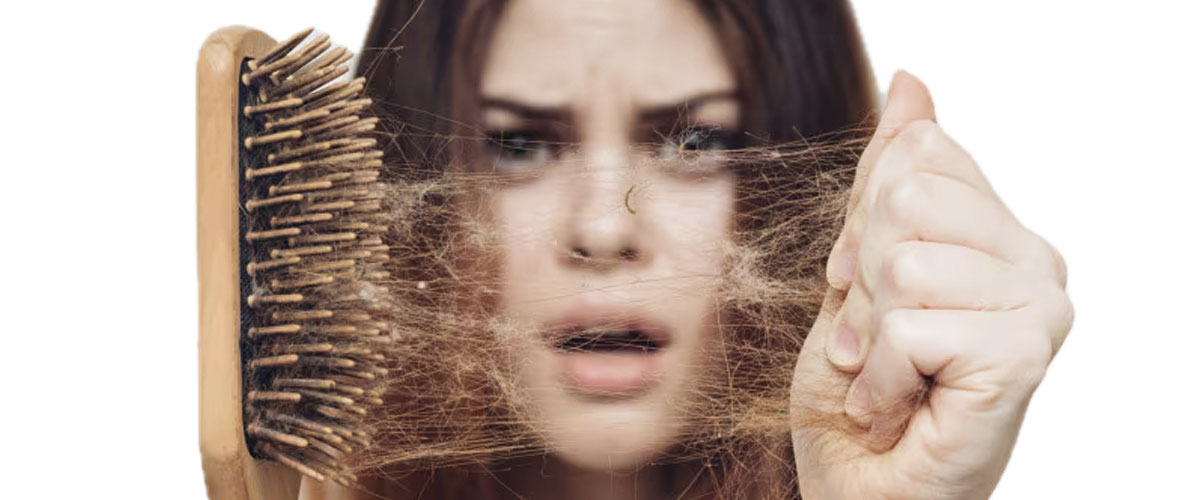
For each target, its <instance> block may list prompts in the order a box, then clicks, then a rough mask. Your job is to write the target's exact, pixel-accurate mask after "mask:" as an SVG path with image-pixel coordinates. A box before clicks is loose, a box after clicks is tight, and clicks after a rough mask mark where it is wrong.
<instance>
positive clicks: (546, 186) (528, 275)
mask: <svg viewBox="0 0 1200 500" xmlns="http://www.w3.org/2000/svg"><path fill="white" fill-rule="evenodd" d="M563 198H564V197H563V196H562V195H561V189H557V186H556V183H555V182H554V180H553V179H538V180H535V181H532V182H530V183H527V184H522V185H519V186H512V187H505V188H502V189H498V190H497V191H496V192H495V193H494V194H492V195H491V203H490V207H489V208H490V212H491V219H490V220H489V221H488V223H489V224H491V225H493V226H494V227H493V229H494V231H495V234H496V236H497V238H495V241H496V242H497V243H498V245H499V247H500V248H499V249H498V250H499V251H500V263H501V269H500V289H501V291H502V293H501V297H500V305H501V309H502V311H508V312H513V309H514V308H516V307H519V305H520V304H523V303H527V302H528V301H530V300H533V299H535V298H536V297H537V296H538V295H540V294H544V293H546V292H547V290H545V288H547V287H548V286H550V285H551V284H552V283H551V282H550V280H549V279H548V278H549V277H550V276H551V275H550V274H549V271H550V270H551V269H550V268H551V266H553V265H554V264H555V259H556V252H555V249H556V248H557V246H558V242H557V240H556V239H555V238H556V234H555V228H556V225H557V224H560V223H561V222H560V221H559V220H557V219H558V217H559V215H558V214H563V213H564V210H566V209H567V207H565V206H563Z"/></svg>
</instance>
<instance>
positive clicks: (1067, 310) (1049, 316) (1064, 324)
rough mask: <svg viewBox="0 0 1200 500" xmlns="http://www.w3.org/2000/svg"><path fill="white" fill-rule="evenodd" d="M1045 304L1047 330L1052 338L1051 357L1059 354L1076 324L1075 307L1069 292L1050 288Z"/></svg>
mask: <svg viewBox="0 0 1200 500" xmlns="http://www.w3.org/2000/svg"><path fill="white" fill-rule="evenodd" d="M1048 288H1050V290H1048V292H1047V293H1046V295H1045V298H1044V299H1043V302H1044V303H1045V304H1046V305H1045V309H1046V318H1045V320H1044V322H1045V325H1046V326H1045V328H1046V330H1047V333H1048V334H1049V337H1050V344H1051V355H1052V356H1053V355H1054V354H1057V353H1058V349H1059V347H1061V346H1062V343H1063V341H1065V340H1066V338H1067V334H1069V333H1070V331H1071V325H1072V324H1073V323H1074V322H1075V305H1074V304H1072V303H1071V298H1070V297H1069V296H1068V295H1067V291H1066V290H1064V289H1062V288H1059V287H1048Z"/></svg>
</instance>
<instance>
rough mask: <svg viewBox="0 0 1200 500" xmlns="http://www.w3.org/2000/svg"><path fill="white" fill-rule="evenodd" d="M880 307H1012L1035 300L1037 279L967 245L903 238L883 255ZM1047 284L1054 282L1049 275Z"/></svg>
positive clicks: (991, 308) (884, 308) (989, 309)
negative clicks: (1033, 294)
mask: <svg viewBox="0 0 1200 500" xmlns="http://www.w3.org/2000/svg"><path fill="white" fill-rule="evenodd" d="M883 261H884V263H883V265H882V266H880V270H879V271H880V273H881V274H882V276H880V277H878V278H876V281H877V282H879V283H880V284H882V285H883V287H882V290H881V292H880V294H879V296H878V297H877V299H876V302H875V304H876V307H879V308H880V309H881V310H884V311H890V310H892V309H966V310H977V311H1008V310H1013V309H1017V308H1020V307H1023V306H1025V305H1027V304H1029V302H1030V300H1031V299H1032V296H1031V289H1032V287H1031V283H1032V284H1036V282H1037V277H1033V278H1031V277H1030V276H1029V275H1028V274H1027V273H1025V272H1022V271H1021V270H1020V269H1018V268H1017V267H1016V266H1014V265H1012V264H1010V263H1008V262H1005V261H1003V260H1000V259H997V258H996V257H994V256H992V255H989V254H987V253H984V252H981V251H979V250H975V249H973V248H969V247H965V246H961V245H949V244H945V243H936V242H930V241H901V242H898V243H895V244H893V245H892V246H891V247H890V248H889V249H888V250H887V254H886V255H885V256H884V257H883ZM1044 281H1045V283H1046V286H1052V281H1051V280H1050V279H1049V278H1048V277H1047V279H1045V280H1044Z"/></svg>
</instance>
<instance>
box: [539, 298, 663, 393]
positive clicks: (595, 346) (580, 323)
mask: <svg viewBox="0 0 1200 500" xmlns="http://www.w3.org/2000/svg"><path fill="white" fill-rule="evenodd" d="M614 317H621V318H622V319H621V320H620V321H612V318H614ZM565 324H566V326H564V327H561V328H557V329H555V330H553V331H552V332H551V333H550V334H548V335H547V337H546V341H547V345H548V346H549V347H550V348H551V349H552V350H553V351H554V353H555V358H556V361H557V364H558V370H557V371H558V373H559V379H560V380H561V381H562V382H563V383H564V385H565V386H566V387H567V388H568V389H569V390H570V392H572V393H574V394H576V395H578V396H582V397H587V398H590V399H628V398H631V397H636V396H638V395H641V394H644V393H645V392H647V391H648V390H649V389H650V388H652V387H653V386H654V384H655V382H657V380H658V379H659V378H660V375H661V372H662V369H663V365H664V363H663V361H662V358H663V355H664V352H666V351H667V350H669V347H670V344H671V341H670V339H671V337H670V335H669V334H668V333H667V330H666V329H665V328H663V327H661V326H660V325H658V324H656V323H653V322H651V321H649V320H646V319H645V318H626V317H624V316H617V315H612V314H597V313H595V312H594V311H593V312H592V313H591V314H583V315H576V316H573V317H571V320H570V321H567V322H565Z"/></svg>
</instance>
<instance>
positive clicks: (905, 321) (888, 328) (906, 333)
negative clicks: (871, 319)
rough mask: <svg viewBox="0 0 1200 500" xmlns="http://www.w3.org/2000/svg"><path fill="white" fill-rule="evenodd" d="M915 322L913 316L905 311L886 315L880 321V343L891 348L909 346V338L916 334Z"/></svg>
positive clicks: (895, 311)
mask: <svg viewBox="0 0 1200 500" xmlns="http://www.w3.org/2000/svg"><path fill="white" fill-rule="evenodd" d="M913 322H914V320H913V318H912V317H911V315H910V314H908V311H906V310H904V309H893V310H891V311H888V312H886V313H884V315H883V317H882V318H880V319H879V332H878V337H879V342H880V343H881V344H886V345H889V346H901V345H905V344H907V343H908V338H909V337H910V336H911V335H912V334H913V332H914V328H915V325H914V324H913Z"/></svg>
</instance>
